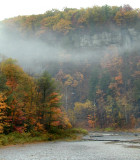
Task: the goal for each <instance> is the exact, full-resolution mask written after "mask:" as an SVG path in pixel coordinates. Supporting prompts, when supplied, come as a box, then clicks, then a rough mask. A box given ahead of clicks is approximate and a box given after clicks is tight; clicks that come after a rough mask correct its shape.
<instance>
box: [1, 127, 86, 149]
mask: <svg viewBox="0 0 140 160" xmlns="http://www.w3.org/2000/svg"><path fill="white" fill-rule="evenodd" d="M86 134H88V131H87V130H85V129H81V128H73V129H67V130H62V129H59V130H55V131H52V132H51V133H49V132H43V133H41V132H31V133H18V132H13V133H10V134H8V135H4V134H0V146H7V145H16V144H25V143H35V142H46V141H55V140H65V141H70V140H78V139H81V137H82V136H83V135H86Z"/></svg>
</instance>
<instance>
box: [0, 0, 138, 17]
mask: <svg viewBox="0 0 140 160" xmlns="http://www.w3.org/2000/svg"><path fill="white" fill-rule="evenodd" d="M106 4H107V5H110V6H114V5H115V6H122V5H124V4H129V5H130V6H131V7H133V8H140V1H139V0H2V1H1V4H0V20H3V19H6V18H10V17H16V16H19V15H32V14H42V13H45V12H46V11H47V10H51V9H59V10H62V9H63V8H65V7H68V8H87V7H93V6H94V5H98V6H103V5H106Z"/></svg>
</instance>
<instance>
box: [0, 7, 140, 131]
mask: <svg viewBox="0 0 140 160" xmlns="http://www.w3.org/2000/svg"><path fill="white" fill-rule="evenodd" d="M139 41H140V10H139V9H133V8H132V7H131V6H129V5H124V6H121V7H117V6H108V5H105V6H102V7H99V6H94V7H92V8H86V9H84V8H81V9H75V8H65V9H64V10H63V11H59V10H56V9H53V10H50V11H46V13H44V14H40V15H31V16H18V17H14V18H10V19H6V20H4V21H2V22H1V23H0V43H1V46H0V53H1V57H3V58H4V56H3V55H5V56H7V57H12V58H16V59H17V60H18V61H19V63H20V64H21V65H22V67H23V68H24V70H25V71H26V72H28V73H29V74H30V75H31V76H32V77H35V78H36V77H38V76H39V77H40V76H41V75H40V72H43V71H45V70H48V72H49V73H50V74H51V75H52V76H53V77H54V78H55V80H56V81H57V82H58V83H59V85H58V88H59V90H60V91H61V94H62V102H63V106H64V107H65V109H66V111H67V114H68V116H69V119H70V122H71V124H72V125H81V126H87V125H88V126H89V127H92V128H97V127H101V128H104V127H112V128H124V127H125V128H133V127H139V126H140V46H139ZM2 64H3V63H2ZM11 72H14V70H12V69H11ZM18 72H19V74H22V73H23V71H18ZM43 73H44V74H43V75H42V76H46V77H48V75H47V74H46V73H45V72H43ZM7 74H8V72H7V71H6V69H5V72H4V73H3V72H2V73H1V76H4V77H5V78H6V79H7V76H9V75H7ZM13 74H14V73H13ZM24 74H25V73H24ZM36 74H37V75H36ZM24 76H25V75H24ZM26 77H28V76H27V75H26ZM27 79H30V81H32V85H33V86H32V87H33V88H34V85H37V86H38V87H39V89H38V90H37V91H36V92H34V94H39V95H42V96H41V97H40V99H39V100H35V102H34V103H35V104H34V105H35V106H34V107H33V108H34V109H37V108H36V103H39V102H40V106H42V107H43V105H44V103H45V101H47V102H48V101H49V96H50V95H51V96H52V95H55V96H56V94H54V92H53V91H52V93H50V94H49V95H47V94H45V93H43V92H44V90H45V88H44V90H43V89H42V87H46V88H47V89H48V87H49V85H48V84H49V83H51V82H50V81H48V82H46V83H45V80H46V81H47V80H48V79H43V78H41V79H40V80H38V83H37V84H34V81H33V80H32V78H31V77H30V78H29V77H28V78H27ZM7 80H9V79H7ZM19 80H20V81H22V80H21V79H20V78H19V79H18V81H19ZM18 81H17V82H16V83H17V84H18ZM2 82H3V83H2V84H1V88H2V89H3V90H5V89H4V88H5V87H7V85H6V86H5V83H7V82H6V80H5V81H4V80H2ZM10 83H11V82H10ZM22 85H23V86H22V87H23V88H24V87H27V86H26V85H27V84H22ZM42 85H44V86H42ZM45 85H46V86H45ZM50 86H51V84H50ZM22 87H21V89H22ZM30 87H31V86H30ZM27 88H28V87H27ZM35 88H36V87H35ZM51 89H52V90H53V87H52V88H51ZM3 90H2V92H3ZM9 92H10V93H9ZM4 93H5V92H4ZM11 93H12V92H11V91H8V90H7V93H6V94H7V95H8V97H9V96H10V94H11ZM21 95H22V94H21ZM44 95H45V96H44ZM17 96H19V95H18V92H17ZM30 96H31V95H30ZM32 96H34V95H32ZM35 97H36V96H35ZM28 98H29V97H28ZM1 101H2V103H3V105H5V107H6V106H7V107H9V105H8V102H5V96H4V97H1ZM37 101H38V102H37ZM21 102H22V103H23V102H24V96H23V97H22V98H21ZM13 103H14V102H13ZM16 105H17V106H18V103H16ZM19 105H20V106H21V107H23V105H21V104H19ZM47 105H48V104H47ZM58 106H59V105H58ZM19 108H20V107H19ZM42 109H43V108H42ZM32 111H34V110H32ZM59 111H60V110H59ZM59 111H58V112H59ZM3 112H4V113H5V110H3ZM45 112H46V111H45ZM4 113H3V114H4ZM11 113H12V111H11ZM36 113H38V112H36ZM22 114H23V113H22ZM30 114H32V113H30ZM34 114H35V112H34V113H33V115H34ZM59 114H60V113H59ZM28 116H29V115H28ZM43 117H45V118H46V122H45V124H44V120H43ZM48 118H49V116H48V114H47V112H46V113H43V115H42V120H39V122H38V123H41V124H43V125H44V127H47V128H48V127H49V126H50V121H49V120H48ZM26 119H27V120H28V117H27V118H26ZM64 119H67V118H64ZM24 121H25V120H24ZM28 121H29V120H28ZM66 121H67V123H69V122H68V119H67V120H66ZM12 123H14V122H12ZM69 125H70V124H69ZM61 126H63V125H61Z"/></svg>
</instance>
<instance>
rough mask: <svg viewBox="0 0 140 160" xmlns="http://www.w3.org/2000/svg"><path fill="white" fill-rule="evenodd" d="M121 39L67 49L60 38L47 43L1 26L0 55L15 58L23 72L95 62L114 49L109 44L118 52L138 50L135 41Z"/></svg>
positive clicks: (126, 38)
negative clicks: (57, 64)
mask: <svg viewBox="0 0 140 160" xmlns="http://www.w3.org/2000/svg"><path fill="white" fill-rule="evenodd" d="M119 34H120V33H118V35H119ZM124 35H125V34H124ZM49 36H51V35H49ZM53 36H54V35H53ZM47 38H48V37H47ZM60 39H61V37H60ZM124 39H125V40H124V41H125V42H123V44H117V43H116V44H110V45H106V46H105V45H102V46H99V47H95V48H93V47H89V46H87V47H86V46H82V47H79V48H78V49H77V48H75V49H74V48H71V49H70V48H69V49H66V46H63V45H59V41H58V42H57V41H54V42H53V43H52V44H51V45H50V44H49V43H47V42H45V41H42V40H41V39H39V38H35V37H32V38H31V37H30V38H27V37H23V36H22V35H21V33H20V32H18V31H17V30H16V29H15V30H14V31H13V30H12V31H11V30H10V31H8V30H7V29H6V28H5V27H4V26H3V25H1V26H0V54H1V59H2V58H3V57H5V58H13V59H16V60H17V61H18V62H19V64H20V65H21V66H22V67H23V68H24V70H25V71H28V72H29V71H30V72H40V71H43V70H44V69H46V67H47V63H51V64H52V63H54V64H56V63H59V64H61V63H71V64H73V63H81V64H84V63H87V62H98V61H99V59H100V58H102V54H103V53H105V52H110V53H111V52H112V51H113V52H114V49H111V47H114V48H117V50H118V51H119V53H121V54H122V53H124V52H126V51H130V50H131V51H132V50H133V49H136V48H138V49H139V45H138V43H137V41H135V42H134V41H132V40H131V39H130V38H128V37H125V36H124ZM132 44H133V45H132ZM60 66H61V65H60Z"/></svg>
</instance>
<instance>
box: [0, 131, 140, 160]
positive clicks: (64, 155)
mask: <svg viewBox="0 0 140 160" xmlns="http://www.w3.org/2000/svg"><path fill="white" fill-rule="evenodd" d="M115 136H116V137H117V136H118V137H117V140H116V138H115ZM111 137H112V139H111ZM108 138H109V139H110V140H108ZM132 139H133V141H132ZM139 140H140V136H139V135H138V136H134V135H116V134H114V135H111V134H97V133H96V134H94V133H92V134H91V133H90V134H89V135H88V136H85V137H84V138H83V140H81V141H74V142H64V141H57V142H43V143H36V144H24V145H15V146H9V147H2V148H0V160H140V143H139V142H138V141H139Z"/></svg>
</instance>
